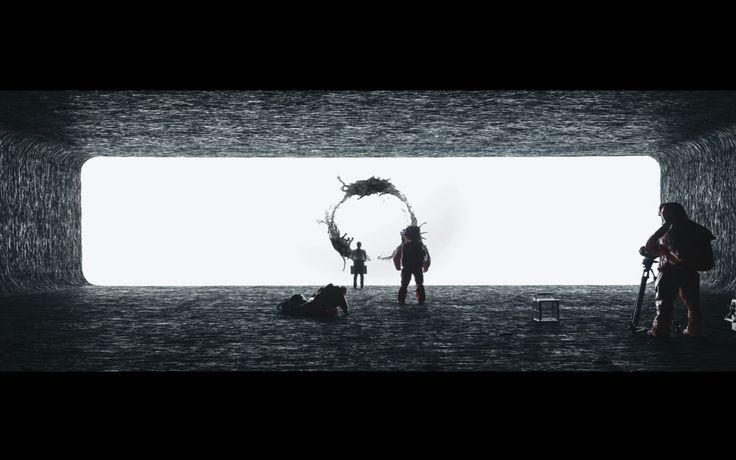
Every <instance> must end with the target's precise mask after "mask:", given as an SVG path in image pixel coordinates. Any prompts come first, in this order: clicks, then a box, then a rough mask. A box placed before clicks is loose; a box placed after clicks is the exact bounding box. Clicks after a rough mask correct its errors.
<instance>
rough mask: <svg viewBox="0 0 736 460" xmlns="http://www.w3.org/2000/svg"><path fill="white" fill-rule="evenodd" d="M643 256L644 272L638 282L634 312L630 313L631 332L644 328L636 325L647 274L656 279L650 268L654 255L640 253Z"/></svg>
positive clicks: (640, 330) (647, 279) (647, 277)
mask: <svg viewBox="0 0 736 460" xmlns="http://www.w3.org/2000/svg"><path fill="white" fill-rule="evenodd" d="M642 255H643V256H644V260H643V261H642V265H643V266H644V273H643V274H642V275H641V284H639V297H637V299H636V307H634V314H633V315H631V325H630V326H629V328H630V329H631V332H632V333H633V332H643V331H645V330H646V329H641V328H637V325H638V324H639V317H640V316H641V305H642V303H643V302H644V292H645V291H646V289H647V281H649V274H650V273H651V274H652V277H654V280H655V281H656V280H657V275H655V274H654V271H653V270H652V264H653V263H654V261H655V259H656V257H652V256H650V255H649V254H646V253H642Z"/></svg>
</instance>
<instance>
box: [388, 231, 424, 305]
mask: <svg viewBox="0 0 736 460" xmlns="http://www.w3.org/2000/svg"><path fill="white" fill-rule="evenodd" d="M401 238H402V243H401V244H400V245H399V247H397V248H396V250H395V251H394V256H393V259H394V266H395V267H396V270H401V287H400V288H399V303H400V304H402V305H404V304H405V303H406V294H407V291H408V289H409V283H410V282H411V277H412V276H414V282H415V283H416V284H417V290H416V296H417V302H419V303H420V304H421V303H424V301H425V299H426V293H425V291H424V272H426V271H427V270H429V265H430V263H431V261H432V259H431V258H430V256H429V250H428V249H427V246H425V245H424V243H422V234H421V231H420V228H419V227H418V226H417V225H410V226H408V227H406V229H405V230H404V231H403V232H402V233H401Z"/></svg>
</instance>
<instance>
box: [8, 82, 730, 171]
mask: <svg viewBox="0 0 736 460" xmlns="http://www.w3.org/2000/svg"><path fill="white" fill-rule="evenodd" d="M734 126H736V91H686V92H684V91H683V92H677V91H573V92H570V91H481V92H470V91H461V92H453V91H449V92H448V91H414V92H412V91H398V92H381V91H378V92H321V91H286V92H260V91H259V92H238V91H218V92H205V91H183V92H172V91H164V92H162V91H148V92H146V91H50V92H39V91H32V92H2V93H0V128H5V129H6V130H8V131H11V132H14V133H17V134H20V135H25V136H31V137H33V138H35V139H38V140H42V141H44V142H47V143H50V144H52V145H57V146H60V147H63V148H65V149H68V150H70V151H72V152H74V153H75V154H79V155H81V156H83V157H91V156H542V155H551V156H588V155H652V156H655V157H658V156H660V155H663V154H665V153H666V152H667V149H668V147H670V146H672V145H673V144H677V143H679V142H682V141H686V140H689V139H692V138H696V137H698V136H702V135H705V134H708V133H709V132H712V131H714V130H719V129H727V128H732V127H734Z"/></svg>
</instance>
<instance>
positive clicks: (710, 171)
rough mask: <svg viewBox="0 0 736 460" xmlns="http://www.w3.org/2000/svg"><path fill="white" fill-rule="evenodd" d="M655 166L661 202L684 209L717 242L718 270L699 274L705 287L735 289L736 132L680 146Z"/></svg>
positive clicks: (721, 133)
mask: <svg viewBox="0 0 736 460" xmlns="http://www.w3.org/2000/svg"><path fill="white" fill-rule="evenodd" d="M658 160H659V164H660V167H661V169H662V182H661V187H662V201H677V202H680V203H682V204H683V206H684V207H685V209H686V210H687V212H688V215H689V216H690V218H691V219H692V220H694V221H696V222H698V223H700V224H702V225H705V226H706V227H708V228H709V229H710V231H711V232H713V234H714V235H715V236H716V238H717V239H716V240H715V241H714V242H713V249H714V255H715V257H716V268H715V269H713V270H712V271H710V272H706V273H704V274H703V276H702V284H703V286H706V287H713V288H726V289H736V259H735V258H734V254H736V190H734V181H735V180H736V130H733V129H724V130H717V131H713V132H712V133H709V134H708V135H705V136H701V137H699V138H697V139H693V140H689V141H686V142H681V143H678V144H677V145H675V146H673V147H672V148H671V149H670V150H669V151H668V152H667V153H666V154H663V155H661V156H660V157H659V158H658ZM655 212H656V211H655Z"/></svg>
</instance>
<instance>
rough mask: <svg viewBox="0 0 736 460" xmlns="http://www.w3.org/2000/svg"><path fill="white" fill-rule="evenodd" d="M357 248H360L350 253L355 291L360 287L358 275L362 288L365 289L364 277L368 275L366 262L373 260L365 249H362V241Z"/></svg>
mask: <svg viewBox="0 0 736 460" xmlns="http://www.w3.org/2000/svg"><path fill="white" fill-rule="evenodd" d="M357 246H358V248H357V249H354V250H353V251H352V252H351V253H350V258H351V259H352V260H353V266H352V267H350V273H352V275H353V289H355V288H357V287H358V275H360V288H361V289H363V276H364V275H365V274H367V273H368V268H367V267H366V266H365V262H366V261H367V260H371V259H370V257H368V255H367V254H366V253H365V251H364V250H363V249H360V247H361V246H362V244H361V243H360V241H358V245H357Z"/></svg>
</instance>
